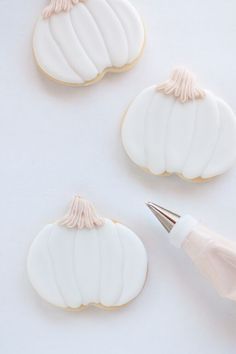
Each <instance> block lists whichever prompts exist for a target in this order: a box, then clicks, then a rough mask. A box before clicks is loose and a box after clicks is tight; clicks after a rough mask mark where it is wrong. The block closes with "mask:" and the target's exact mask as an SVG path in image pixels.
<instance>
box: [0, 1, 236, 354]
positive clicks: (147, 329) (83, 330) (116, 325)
mask: <svg viewBox="0 0 236 354" xmlns="http://www.w3.org/2000/svg"><path fill="white" fill-rule="evenodd" d="M133 2H134V3H136V7H137V8H138V9H139V10H140V11H141V13H142V15H143V18H144V20H145V23H146V27H147V34H148V40H147V47H146V50H145V54H144V57H143V58H142V60H141V61H140V63H139V64H138V66H137V67H136V68H135V69H134V70H132V71H131V72H129V73H126V74H119V75H109V76H107V77H106V78H105V79H104V80H103V81H101V82H100V83H99V84H97V85H95V86H92V87H89V88H82V89H75V88H68V87H63V86H58V85H56V84H54V83H53V82H50V81H48V79H47V78H44V77H43V76H42V75H41V74H40V73H39V72H38V71H37V69H36V66H35V63H34V61H33V57H32V51H31V36H32V30H33V26H34V23H35V20H36V18H37V16H38V14H39V12H40V10H41V9H42V7H43V5H44V4H45V2H44V1H39V0H37V1H36V0H31V1H9V0H5V1H1V12H0V43H1V48H2V50H1V58H0V70H1V80H0V85H1V89H0V90H1V92H0V94H1V130H0V156H1V158H0V163H1V189H0V195H1V203H0V205H1V209H0V212H1V213H0V215H1V248H0V279H1V293H0V299H1V301H0V328H1V331H0V352H1V353H4V354H15V353H17V354H31V353H34V354H42V353H43V354H52V353H53V354H54V353H57V354H62V353H63V354H64V353H70V354H77V353H83V354H95V353H96V354H100V353H102V354H111V353H112V354H121V353H122V354H143V353H149V354H154V353H155V354H156V353H157V352H158V353H161V354H183V353H184V354H189V353H191V354H199V353H201V354H211V353H214V354H222V353H224V354H225V353H227V354H234V353H235V348H236V304H235V303H231V302H229V301H224V300H221V299H220V298H218V296H217V295H216V293H215V291H214V290H212V289H211V288H210V287H209V286H208V284H207V283H206V282H205V280H204V279H202V278H201V276H199V275H198V272H197V271H196V270H195V269H194V267H193V266H192V265H191V262H190V261H189V259H188V258H187V256H185V255H184V253H182V252H181V251H180V250H177V249H175V248H174V247H172V246H171V245H170V244H169V242H168V240H167V237H166V233H165V231H164V230H162V229H161V227H160V226H159V225H158V223H157V222H156V221H155V220H154V218H153V217H152V215H151V214H150V212H149V211H148V209H147V208H146V207H145V205H144V201H146V200H149V199H150V200H153V201H157V202H159V203H160V204H163V205H164V206H166V207H169V208H172V209H173V210H176V211H178V212H180V213H181V212H182V213H190V214H192V215H193V216H195V217H196V218H199V219H201V220H202V221H203V222H205V223H207V225H208V226H209V227H211V228H213V229H215V230H216V231H218V232H220V233H222V234H224V235H227V236H228V237H229V238H231V239H235V240H236V233H235V212H236V193H235V188H236V187H235V184H236V182H235V181H236V166H235V168H233V169H232V170H231V171H230V172H229V173H227V174H225V175H224V176H223V177H220V178H217V179H215V180H213V181H212V182H209V183H206V184H192V183H187V182H185V181H182V180H180V179H179V178H176V177H170V178H164V177H163V178H156V177H154V176H150V175H146V174H145V173H144V172H142V171H140V170H139V169H138V168H136V167H135V166H133V165H132V163H131V162H130V161H129V159H128V158H127V157H126V154H125V152H124V151H123V149H122V146H121V141H120V136H119V126H120V117H121V114H122V112H123V111H124V110H125V108H126V106H127V104H128V103H129V102H130V100H131V99H132V98H133V97H135V96H136V95H137V94H138V93H139V92H140V91H141V90H142V89H143V88H144V87H147V86H149V85H151V84H154V83H156V82H161V81H162V80H164V79H165V78H166V77H167V76H168V74H169V72H170V70H171V68H172V66H173V65H175V64H185V65H187V66H188V67H189V69H191V70H193V71H194V72H196V73H197V74H198V76H199V80H200V82H202V84H203V85H204V87H206V88H209V89H211V90H212V91H214V92H215V93H216V94H218V95H219V96H222V98H224V99H225V100H226V101H227V102H228V103H229V104H230V105H231V106H232V107H233V109H234V110H235V111H236V101H235V82H236V70H235V56H236V46H235V36H236V23H235V11H236V3H235V1H234V0H228V1H225V2H223V1H221V0H200V1H185V0H179V1H174V0H169V1H168V0H133ZM77 192H78V193H81V194H82V195H84V196H86V197H87V198H88V199H90V200H93V201H94V203H95V205H96V206H97V208H98V210H100V212H101V214H104V215H105V216H107V217H110V218H115V219H118V220H120V221H122V222H124V223H125V224H126V225H127V226H128V227H130V228H131V229H133V230H134V231H136V232H137V233H138V234H139V235H140V237H141V238H142V240H143V242H144V244H145V246H146V249H147V252H148V256H149V276H148V281H147V284H146V287H145V289H144V291H143V293H142V294H141V296H139V297H138V298H137V299H136V300H135V302H133V303H132V304H130V305H129V306H128V307H125V308H123V309H121V310H119V311H116V312H104V311H101V310H99V309H89V310H88V311H84V312H81V313H71V312H64V311H63V310H58V309H55V308H53V307H51V306H50V305H47V304H46V303H44V302H43V301H41V300H40V298H39V297H38V296H37V294H35V292H34V291H33V289H32V287H31V285H30V283H29V281H28V279H27V276H26V255H27V251H28V248H29V245H30V242H31V241H32V240H33V238H34V237H35V236H36V234H37V233H38V232H39V231H40V230H41V229H42V227H43V226H44V225H45V224H47V223H49V222H50V221H53V220H55V219H56V218H58V217H59V216H62V215H63V213H64V212H65V204H66V203H67V202H69V201H70V199H71V197H72V195H73V194H74V193H77Z"/></svg>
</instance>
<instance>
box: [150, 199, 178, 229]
mask: <svg viewBox="0 0 236 354" xmlns="http://www.w3.org/2000/svg"><path fill="white" fill-rule="evenodd" d="M146 205H147V206H148V208H149V209H150V210H151V212H152V213H153V214H154V215H155V217H156V218H157V219H158V220H159V221H160V223H161V224H162V226H163V227H164V228H165V229H166V230H167V231H168V232H171V230H172V229H173V227H174V226H175V224H176V223H177V222H178V220H179V219H180V215H178V214H176V213H173V212H172V211H170V210H168V209H165V208H163V207H161V206H159V205H157V204H155V203H152V202H148V203H146Z"/></svg>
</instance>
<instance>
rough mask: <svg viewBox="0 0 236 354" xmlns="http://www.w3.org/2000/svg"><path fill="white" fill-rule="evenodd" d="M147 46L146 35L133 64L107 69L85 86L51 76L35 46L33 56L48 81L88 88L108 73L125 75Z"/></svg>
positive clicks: (85, 83) (84, 84)
mask: <svg viewBox="0 0 236 354" xmlns="http://www.w3.org/2000/svg"><path fill="white" fill-rule="evenodd" d="M145 44H146V35H145V38H144V43H143V47H142V49H141V51H140V54H139V56H138V57H137V58H136V59H135V60H134V61H132V63H130V64H127V65H124V66H122V67H120V68H116V67H111V68H107V69H105V70H104V71H103V72H102V73H101V74H99V75H98V76H97V77H96V78H95V79H94V80H90V81H86V82H84V83H83V84H75V83H70V82H65V81H61V80H58V79H57V78H55V77H53V76H51V75H50V74H49V73H48V72H47V71H45V70H44V69H43V67H42V66H41V64H40V63H39V61H38V59H37V56H36V53H35V49H34V46H33V55H34V58H35V61H36V63H37V66H38V68H39V69H40V71H41V72H42V73H43V74H44V75H46V76H47V78H48V79H50V80H52V81H54V82H57V83H59V84H62V85H64V86H72V87H86V86H90V85H93V84H96V83H97V82H99V81H100V80H102V79H103V77H104V76H105V75H106V74H108V73H115V74H117V73H123V72H127V71H129V70H131V69H132V68H133V67H134V66H135V65H136V64H137V63H138V62H139V60H140V58H141V57H142V54H143V52H144V48H145Z"/></svg>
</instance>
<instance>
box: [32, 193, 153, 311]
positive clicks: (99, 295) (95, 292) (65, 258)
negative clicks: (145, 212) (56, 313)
mask: <svg viewBox="0 0 236 354" xmlns="http://www.w3.org/2000/svg"><path fill="white" fill-rule="evenodd" d="M27 268H28V275H29V279H30V281H31V283H32V285H33V287H34V289H35V290H36V291H37V292H38V294H39V295H40V296H41V297H42V298H43V299H44V300H46V301H47V302H49V303H51V304H52V305H55V306H59V307H62V308H69V309H80V308H83V307H85V306H89V305H95V306H102V307H106V308H110V307H112V308H113V307H114V308H116V307H119V306H122V305H125V304H127V303H128V302H130V301H131V300H133V299H134V298H135V297H136V296H137V295H138V294H139V293H140V291H141V290H142V288H143V286H144V283H145V279H146V274H147V256H146V251H145V249H144V246H143V244H142V242H141V241H140V239H139V238H138V237H137V236H136V234H135V233H133V232H132V231H131V230H129V229H128V228H127V227H125V226H124V225H121V224H120V223H117V222H114V221H111V220H109V219H105V218H101V217H99V216H98V215H97V214H96V211H95V209H94V207H93V205H91V204H90V203H89V202H88V201H86V200H84V199H82V198H80V197H78V196H76V197H75V198H74V200H73V202H72V204H71V207H70V210H69V212H68V213H67V214H66V216H65V217H64V218H62V219H61V220H59V221H58V222H56V223H53V224H49V225H47V226H46V227H45V228H44V229H43V230H42V231H41V232H40V233H39V235H38V236H37V237H36V239H35V240H34V241H33V243H32V245H31V248H30V251H29V255H28V263H27Z"/></svg>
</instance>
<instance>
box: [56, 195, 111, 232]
mask: <svg viewBox="0 0 236 354" xmlns="http://www.w3.org/2000/svg"><path fill="white" fill-rule="evenodd" d="M58 224H59V225H61V226H65V227H68V228H69V229H73V228H77V229H84V228H87V229H93V228H95V227H96V226H103V225H104V220H103V219H102V218H101V217H99V216H98V215H97V214H96V210H95V208H94V206H93V204H92V203H90V202H89V201H87V200H86V199H83V198H81V197H80V196H75V197H74V198H73V200H72V203H71V206H70V209H69V211H68V213H67V214H66V215H65V216H64V217H63V218H62V219H61V220H59V221H58Z"/></svg>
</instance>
